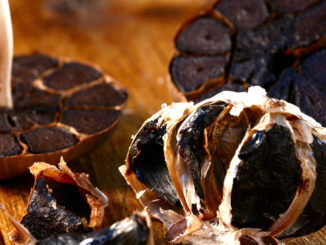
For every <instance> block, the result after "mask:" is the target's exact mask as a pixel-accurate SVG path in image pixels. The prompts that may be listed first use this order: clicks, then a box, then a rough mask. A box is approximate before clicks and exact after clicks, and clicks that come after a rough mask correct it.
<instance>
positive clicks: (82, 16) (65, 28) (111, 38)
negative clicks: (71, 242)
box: [0, 0, 326, 245]
mask: <svg viewBox="0 0 326 245" xmlns="http://www.w3.org/2000/svg"><path fill="white" fill-rule="evenodd" d="M211 2H212V1H211V0H200V1H199V0H197V1H192V0H178V1H176V0H91V1H90V0H43V1H42V0H33V1H31V0H11V1H10V5H11V12H12V19H13V29H14V49H15V51H14V52H15V54H28V53H32V52H38V53H45V54H50V55H55V56H64V57H70V58H73V59H77V60H80V61H91V62H94V63H97V64H98V65H100V66H101V67H102V68H103V70H104V71H106V72H107V73H108V74H110V75H112V76H113V77H114V78H116V79H117V80H119V81H120V82H121V83H122V84H124V85H125V86H126V87H127V88H128V90H129V101H128V105H127V108H126V109H125V110H124V113H123V115H122V118H121V120H120V122H119V125H118V127H117V128H116V130H115V131H114V133H113V135H111V137H110V138H109V139H108V140H107V141H106V142H105V144H104V145H103V146H102V147H100V148H99V149H98V150H96V151H94V152H93V153H91V154H89V155H87V156H84V157H82V158H80V159H78V160H76V161H74V162H71V163H70V166H71V168H72V169H73V170H75V171H83V172H87V173H89V174H90V177H91V180H92V182H93V183H94V184H95V185H97V186H98V187H99V188H100V189H101V190H102V191H103V192H105V193H106V194H107V195H108V197H109V200H110V202H109V207H108V208H107V210H106V218H105V222H104V225H109V224H111V223H113V222H115V221H117V220H120V219H122V218H124V217H126V216H128V215H130V214H131V213H132V212H133V211H134V210H135V209H138V210H142V207H141V205H140V204H139V203H138V201H137V199H136V198H135V195H134V193H133V191H132V190H131V188H130V187H129V186H128V185H127V184H126V183H125V181H124V179H123V177H122V176H121V175H120V173H119V171H118V169H117V168H118V167H119V166H120V165H122V164H123V163H124V158H125V155H126V153H127V150H128V146H129V144H130V141H131V135H132V134H135V133H136V131H137V129H138V128H139V127H140V126H141V124H142V122H143V121H144V120H145V119H146V118H148V117H149V116H150V115H152V114H153V113H155V112H156V111H157V110H159V109H160V107H161V104H162V103H168V104H169V103H171V101H172V99H171V96H170V95H169V92H168V86H167V81H168V75H167V70H168V63H169V59H170V57H171V56H172V54H173V52H174V51H173V37H174V34H175V32H176V31H177V29H178V27H179V26H180V24H181V23H182V22H184V21H185V20H186V19H188V18H189V17H191V16H194V15H195V14H196V13H198V11H199V10H200V9H205V8H207V7H208V6H209V5H210V4H211ZM32 184H33V178H32V177H31V175H30V174H25V175H24V176H21V177H18V178H16V179H12V180H7V181H1V182H0V202H1V203H3V204H4V205H5V207H6V208H7V209H8V211H9V212H10V213H11V214H12V215H13V216H14V217H15V218H17V219H20V217H21V216H22V215H23V214H24V210H25V207H26V204H27V200H28V196H29V192H30V188H31V187H32ZM11 229H12V226H11V224H10V222H9V221H8V219H7V218H6V217H5V216H4V214H3V213H0V231H1V233H2V235H3V237H4V240H5V242H6V244H14V243H11V242H9V240H8V236H7V233H8V232H9V231H10V230H11ZM154 231H155V240H156V243H157V244H165V243H166V242H164V229H163V227H162V225H161V224H160V223H159V222H158V221H154ZM325 237H326V229H325V228H324V229H323V230H321V231H320V232H318V233H315V234H313V235H311V236H308V237H304V238H300V239H296V240H292V241H288V242H286V244H291V245H299V244H301V245H303V244H314V245H321V244H326V238H325ZM0 244H1V239H0Z"/></svg>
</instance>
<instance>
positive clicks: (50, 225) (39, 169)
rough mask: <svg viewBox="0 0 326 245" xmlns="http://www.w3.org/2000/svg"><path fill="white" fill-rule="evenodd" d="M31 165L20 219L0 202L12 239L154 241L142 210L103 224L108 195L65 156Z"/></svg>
mask: <svg viewBox="0 0 326 245" xmlns="http://www.w3.org/2000/svg"><path fill="white" fill-rule="evenodd" d="M30 171H31V173H32V174H33V175H34V177H35V183H34V186H33V188H32V190H31V195H30V197H29V204H28V207H27V210H26V214H25V215H24V216H23V218H22V220H21V222H18V221H17V220H16V219H15V218H13V217H12V216H11V215H10V214H9V213H8V212H7V210H6V209H5V208H4V207H3V206H2V204H1V203H0V211H1V210H2V211H4V212H5V214H6V216H7V217H8V218H9V219H10V221H11V222H12V224H13V225H14V227H15V228H16V230H15V231H13V232H11V233H10V238H11V240H13V241H15V242H17V243H19V244H29V245H43V244H44V245H66V244H67V245H82V244H97V245H102V244H103V245H105V244H112V245H114V244H117V245H129V244H135V245H153V244H154V238H153V231H152V223H151V219H150V217H149V214H148V212H147V211H146V210H144V211H143V212H134V214H133V215H132V216H130V217H128V218H125V219H123V220H121V221H118V222H116V223H114V224H112V225H111V226H109V227H106V228H102V221H103V218H104V209H105V207H106V206H107V205H108V200H107V197H106V196H105V194H104V193H102V192H101V191H100V190H99V189H98V188H96V187H94V186H93V185H92V184H91V183H90V181H89V179H88V175H87V174H85V173H74V172H72V171H71V170H70V169H69V168H68V166H67V164H66V163H65V162H64V161H63V159H61V162H60V163H59V168H56V167H55V166H53V165H49V164H47V163H41V162H39V163H35V164H34V165H33V166H31V167H30ZM0 238H1V237H0ZM0 243H1V240H0Z"/></svg>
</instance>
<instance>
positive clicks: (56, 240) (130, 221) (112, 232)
mask: <svg viewBox="0 0 326 245" xmlns="http://www.w3.org/2000/svg"><path fill="white" fill-rule="evenodd" d="M152 236H153V234H152V231H151V222H150V218H149V215H148V214H147V213H146V212H143V213H135V214H134V215H132V216H131V217H128V218H125V219H123V220H121V221H118V222H116V223H114V224H113V225H111V226H110V227H107V228H104V229H102V230H99V231H94V232H89V233H85V234H65V235H60V236H51V237H49V238H47V239H44V240H40V241H37V242H36V245H66V244H69V245H77V244H96V245H105V244H110V245H129V244H135V245H153V244H154V241H153V237H152Z"/></svg>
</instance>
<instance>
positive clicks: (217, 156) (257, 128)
mask: <svg viewBox="0 0 326 245" xmlns="http://www.w3.org/2000/svg"><path fill="white" fill-rule="evenodd" d="M325 147H326V129H325V128H323V127H322V126H321V125H320V124H319V123H317V122H316V121H315V120H314V119H313V118H311V117H309V116H307V115H305V114H303V113H302V112H301V111H300V109H299V108H298V107H296V106H295V105H293V104H290V103H287V102H285V101H282V100H277V99H270V98H268V97H267V95H266V92H265V90H264V89H262V88H261V87H251V88H249V91H248V92H238V93H237V92H230V91H225V92H221V93H219V94H217V95H215V96H213V97H211V98H208V99H206V100H203V101H202V102H199V103H197V104H194V103H193V102H189V103H174V104H172V105H171V106H168V107H164V108H163V109H162V110H161V111H159V112H158V113H157V114H155V115H154V116H153V117H151V118H150V119H148V120H147V121H146V122H145V123H144V124H143V126H142V128H141V129H140V130H139V131H138V133H137V135H136V136H135V138H134V140H133V142H132V143H131V146H130V149H129V152H128V154H127V159H126V165H124V166H121V168H120V171H121V172H122V174H123V175H124V177H125V178H126V180H127V182H128V183H129V184H130V185H131V186H132V188H133V189H134V190H135V192H136V194H137V198H138V199H139V200H140V201H141V202H142V204H143V205H144V206H146V207H148V208H149V210H150V212H151V214H152V215H153V216H155V217H156V218H158V219H159V220H161V221H162V222H163V224H164V225H165V227H166V228H167V229H168V232H167V235H166V237H167V239H168V240H169V241H170V242H176V243H178V242H185V243H190V244H233V243H234V244H242V245H245V244H255V245H267V244H273V245H274V244H275V245H276V244H279V241H278V240H277V238H284V237H295V236H301V235H306V234H309V233H312V232H315V231H317V230H318V229H320V228H321V227H323V226H324V225H326V219H325V210H324V207H325V204H326V199H325V198H324V196H325V188H324V183H325V180H326V176H325V164H326V159H325V152H326V151H325V149H326V148H325ZM145 149H146V150H145ZM179 204H181V207H182V208H180V205H179ZM276 237H277V238H276Z"/></svg>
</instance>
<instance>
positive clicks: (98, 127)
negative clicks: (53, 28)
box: [0, 55, 127, 179]
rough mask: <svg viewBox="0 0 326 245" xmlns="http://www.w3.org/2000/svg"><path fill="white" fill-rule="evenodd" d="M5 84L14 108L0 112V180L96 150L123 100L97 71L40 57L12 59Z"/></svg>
mask: <svg viewBox="0 0 326 245" xmlns="http://www.w3.org/2000/svg"><path fill="white" fill-rule="evenodd" d="M11 82H12V97H13V102H14V107H13V109H11V110H8V109H1V108H0V133H1V137H3V138H4V140H1V143H0V170H1V171H0V179H6V178H11V177H14V176H17V175H20V174H22V173H24V172H26V171H27V169H28V167H29V166H31V165H32V164H33V163H34V162H48V163H50V164H56V163H57V162H59V160H60V157H61V156H63V157H64V158H65V159H66V160H67V161H70V160H72V159H74V158H76V157H78V156H80V155H82V154H87V153H89V152H91V151H92V150H94V149H96V148H97V147H98V146H99V145H101V144H102V143H103V142H104V140H105V139H106V138H107V136H108V135H109V134H110V132H111V131H112V129H113V128H114V127H115V125H116V124H117V122H118V120H119V118H120V114H121V110H122V109H123V107H124V105H125V102H126V100H127V92H126V90H125V89H124V88H123V87H121V86H120V85H119V84H118V83H117V82H116V81H114V80H113V79H112V78H111V77H109V76H107V75H105V74H104V73H103V72H102V71H101V70H100V69H99V68H98V67H95V66H93V65H87V64H81V63H78V62H74V61H70V60H68V59H57V58H54V57H49V56H44V55H28V56H17V57H14V59H13V69H12V80H11Z"/></svg>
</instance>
